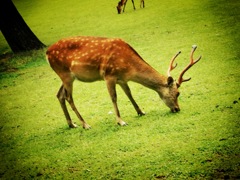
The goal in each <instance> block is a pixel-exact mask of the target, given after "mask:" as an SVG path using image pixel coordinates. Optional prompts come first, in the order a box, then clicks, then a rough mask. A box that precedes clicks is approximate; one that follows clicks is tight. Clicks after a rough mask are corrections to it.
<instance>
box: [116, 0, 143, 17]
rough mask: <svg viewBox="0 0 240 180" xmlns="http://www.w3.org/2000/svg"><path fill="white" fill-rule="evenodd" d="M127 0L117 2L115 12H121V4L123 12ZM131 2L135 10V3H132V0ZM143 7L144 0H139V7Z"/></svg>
mask: <svg viewBox="0 0 240 180" xmlns="http://www.w3.org/2000/svg"><path fill="white" fill-rule="evenodd" d="M127 1H128V0H120V1H119V2H118V5H117V12H118V14H121V12H122V6H123V12H124V11H125V6H126V4H127ZM132 4H133V9H134V10H135V9H136V8H135V4H134V0H132ZM144 7H145V3H144V0H140V8H144Z"/></svg>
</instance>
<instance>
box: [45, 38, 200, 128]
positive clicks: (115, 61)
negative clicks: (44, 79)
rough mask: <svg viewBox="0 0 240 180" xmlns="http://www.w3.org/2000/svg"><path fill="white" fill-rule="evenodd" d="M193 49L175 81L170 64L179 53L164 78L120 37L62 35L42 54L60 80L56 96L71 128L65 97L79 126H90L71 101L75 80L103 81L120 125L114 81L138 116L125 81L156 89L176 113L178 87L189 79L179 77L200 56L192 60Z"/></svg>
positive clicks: (141, 112)
mask: <svg viewBox="0 0 240 180" xmlns="http://www.w3.org/2000/svg"><path fill="white" fill-rule="evenodd" d="M196 48H197V46H193V48H192V51H191V55H190V63H189V64H188V65H187V67H186V68H185V69H184V70H183V71H182V72H181V74H180V76H179V78H178V81H174V80H173V78H172V77H171V75H170V71H171V70H173V69H174V68H175V67H176V65H177V64H176V65H173V63H174V60H175V58H176V57H177V56H178V55H179V54H180V52H178V53H177V54H176V55H175V56H174V57H173V58H172V60H171V62H170V66H169V68H168V71H167V74H168V77H166V76H164V75H162V74H160V73H158V72H157V71H156V70H155V69H154V68H152V67H151V66H150V65H149V64H148V63H147V62H145V61H144V60H143V59H142V58H141V56H140V55H139V54H138V53H137V52H136V51H135V50H134V49H133V48H132V47H131V46H130V45H129V44H127V43H126V42H124V41H122V40H121V39H109V38H102V37H81V36H79V37H72V38H66V39H62V40H59V41H58V42H56V43H55V44H53V45H52V46H50V47H49V48H48V50H47V52H46V54H47V59H48V61H49V64H50V66H51V67H52V69H53V70H54V71H55V72H56V73H57V75H58V76H59V77H60V79H61V80H62V86H61V87H60V89H59V91H58V93H57V98H58V99H59V101H60V104H61V107H62V109H63V112H64V114H65V117H66V120H67V123H68V125H69V127H71V128H74V127H76V125H75V124H74V123H73V122H72V120H71V118H70V115H69V113H68V110H67V107H66V104H65V100H66V101H68V103H69V104H70V106H71V108H72V109H73V111H74V112H75V113H76V115H77V116H78V118H79V119H80V121H81V122H82V125H83V128H85V129H89V128H90V126H89V125H88V124H87V123H86V122H85V121H84V119H83V118H82V116H81V115H80V113H79V112H78V110H77V108H76V107H75V105H74V102H73V97H72V91H73V81H74V80H75V79H78V80H80V81H83V82H94V81H98V80H105V82H106V85H107V89H108V92H109V94H110V97H111V100H112V103H113V107H114V110H115V114H116V120H117V123H118V124H119V125H121V126H124V125H126V123H125V122H124V121H123V120H122V118H121V116H120V112H119V109H118V105H117V93H116V84H119V85H120V86H121V88H122V89H123V91H124V92H125V94H126V95H127V97H128V98H129V100H130V101H131V103H132V104H133V106H134V108H135V110H136V112H137V114H138V115H140V116H142V115H144V112H143V111H142V110H141V109H140V108H139V106H138V105H137V103H136V102H135V100H134V99H133V97H132V94H131V91H130V88H129V86H128V84H127V82H128V81H134V82H136V83H140V84H142V85H143V86H146V87H147V88H150V89H152V90H154V91H156V92H157V93H158V94H159V96H160V98H161V99H162V100H163V102H164V103H165V104H166V105H167V106H168V107H169V108H170V109H171V111H172V112H178V111H180V108H179V105H178V96H179V91H178V88H179V87H180V85H181V84H182V82H185V81H189V80H190V78H189V79H183V75H184V73H185V72H186V71H187V70H188V69H189V68H190V67H191V66H192V65H194V64H195V63H197V62H198V61H199V60H200V59H201V56H200V57H199V58H198V59H197V60H196V61H194V60H193V53H194V51H195V50H196Z"/></svg>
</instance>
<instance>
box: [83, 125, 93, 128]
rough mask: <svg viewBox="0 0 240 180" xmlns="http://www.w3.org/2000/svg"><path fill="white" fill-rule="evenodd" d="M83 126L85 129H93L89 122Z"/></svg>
mask: <svg viewBox="0 0 240 180" xmlns="http://www.w3.org/2000/svg"><path fill="white" fill-rule="evenodd" d="M83 128H84V129H91V126H89V125H88V124H84V125H83Z"/></svg>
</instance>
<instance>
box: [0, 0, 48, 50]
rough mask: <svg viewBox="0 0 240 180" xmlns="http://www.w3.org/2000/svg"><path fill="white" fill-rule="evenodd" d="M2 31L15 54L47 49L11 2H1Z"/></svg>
mask: <svg viewBox="0 0 240 180" xmlns="http://www.w3.org/2000/svg"><path fill="white" fill-rule="evenodd" d="M0 29H1V31H2V34H3V36H4V37H5V39H6V41H7V42H8V44H9V46H10V48H11V49H12V51H13V52H14V53H16V52H22V51H29V50H34V49H41V48H43V47H45V45H44V44H43V43H42V42H41V41H40V40H39V39H38V38H37V37H36V36H35V34H34V33H33V32H32V31H31V29H30V28H29V27H28V25H27V24H26V23H25V21H24V20H23V18H22V16H21V15H20V14H19V12H18V10H17V9H16V7H15V6H14V4H13V2H12V1H11V0H0Z"/></svg>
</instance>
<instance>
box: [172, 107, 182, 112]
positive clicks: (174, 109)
mask: <svg viewBox="0 0 240 180" xmlns="http://www.w3.org/2000/svg"><path fill="white" fill-rule="evenodd" d="M178 111H180V108H179V107H175V108H173V109H172V112H173V113H175V112H178Z"/></svg>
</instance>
